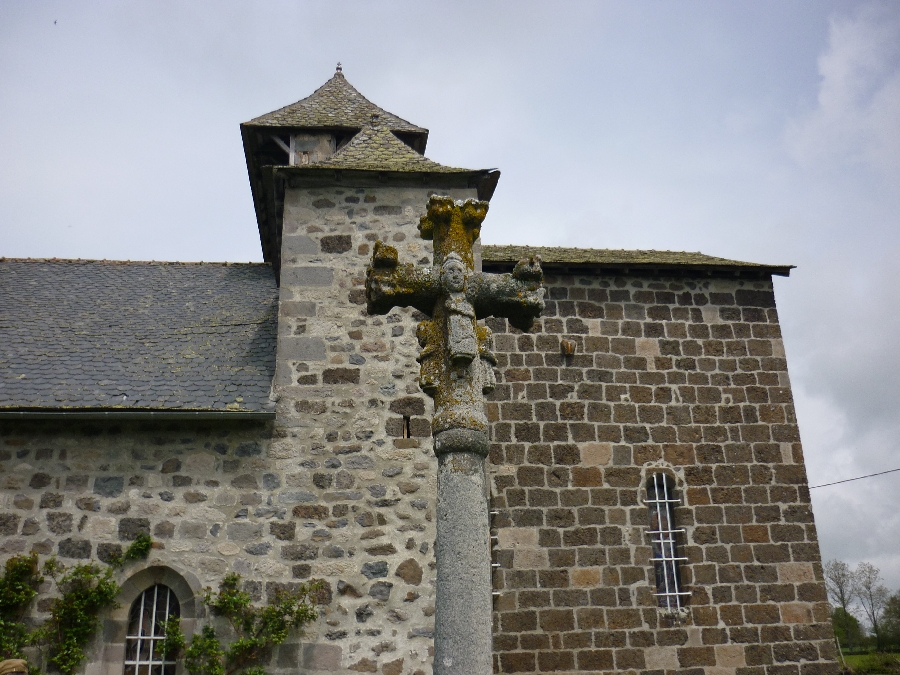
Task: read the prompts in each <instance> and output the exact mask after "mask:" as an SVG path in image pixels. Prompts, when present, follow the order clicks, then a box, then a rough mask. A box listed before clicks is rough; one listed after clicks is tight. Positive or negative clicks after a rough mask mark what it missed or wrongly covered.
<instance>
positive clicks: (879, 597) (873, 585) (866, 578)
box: [853, 562, 890, 651]
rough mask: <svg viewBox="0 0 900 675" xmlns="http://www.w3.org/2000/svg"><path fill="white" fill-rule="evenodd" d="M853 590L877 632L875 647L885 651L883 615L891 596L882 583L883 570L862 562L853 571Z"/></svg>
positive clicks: (873, 631) (873, 630)
mask: <svg viewBox="0 0 900 675" xmlns="http://www.w3.org/2000/svg"><path fill="white" fill-rule="evenodd" d="M853 581H854V583H853V590H854V593H855V594H856V596H857V597H858V598H859V603H860V605H862V608H863V611H864V612H865V614H866V618H867V619H868V620H869V625H870V626H871V627H872V633H874V634H875V648H876V649H877V650H878V651H883V650H884V647H885V635H884V630H883V629H884V626H883V615H884V610H885V607H886V606H887V603H888V598H890V591H888V589H887V588H886V587H885V586H884V585H883V584H882V583H881V581H883V580H882V578H881V570H879V569H878V568H877V567H875V566H874V565H872V564H871V563H867V562H861V563H859V565H857V566H856V571H855V572H854V573H853Z"/></svg>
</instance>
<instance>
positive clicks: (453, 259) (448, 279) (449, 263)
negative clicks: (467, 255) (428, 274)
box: [441, 251, 466, 293]
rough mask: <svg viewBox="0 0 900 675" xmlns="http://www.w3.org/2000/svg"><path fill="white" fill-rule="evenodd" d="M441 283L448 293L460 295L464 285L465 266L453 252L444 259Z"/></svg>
mask: <svg viewBox="0 0 900 675" xmlns="http://www.w3.org/2000/svg"><path fill="white" fill-rule="evenodd" d="M441 283H442V284H443V286H444V289H446V291H447V292H448V293H461V292H462V290H463V287H464V286H465V285H466V266H465V265H464V264H463V261H462V258H460V257H459V255H457V253H456V252H455V251H454V252H452V253H451V254H450V255H448V256H447V257H446V258H444V264H443V265H442V266H441Z"/></svg>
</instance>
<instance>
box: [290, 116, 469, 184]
mask: <svg viewBox="0 0 900 675" xmlns="http://www.w3.org/2000/svg"><path fill="white" fill-rule="evenodd" d="M302 168H304V169H307V168H309V169H357V170H364V171H405V172H412V171H422V172H429V173H467V172H470V171H471V169H457V168H454V167H450V166H444V165H443V164H438V163H437V162H433V161H432V160H430V159H428V158H427V157H425V156H424V155H420V154H419V153H418V152H416V151H415V150H413V149H412V148H410V147H409V146H408V145H406V143H404V142H403V141H401V140H400V139H399V138H397V137H396V136H394V134H393V133H392V132H391V129H390V128H389V127H388V126H387V125H386V124H384V123H382V121H381V119H380V118H378V120H377V121H376V122H374V123H373V122H370V123H369V124H368V125H367V126H365V127H364V128H363V129H362V130H361V131H359V133H357V134H356V135H355V136H354V137H353V138H352V140H351V141H350V142H349V143H347V145H345V146H344V147H343V148H341V149H340V150H338V151H337V152H336V153H334V154H333V155H332V156H331V157H329V158H328V159H326V160H324V161H322V162H316V163H315V164H308V165H303V166H302Z"/></svg>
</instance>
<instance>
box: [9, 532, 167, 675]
mask: <svg viewBox="0 0 900 675" xmlns="http://www.w3.org/2000/svg"><path fill="white" fill-rule="evenodd" d="M152 543H153V542H152V541H151V539H150V536H149V535H147V534H141V535H138V537H137V539H135V541H134V542H132V544H131V545H130V546H129V547H128V548H127V549H126V550H125V551H124V552H123V553H122V554H121V555H120V556H119V557H117V558H115V559H114V560H113V561H112V562H111V564H110V565H109V566H101V565H97V564H95V563H84V564H79V565H74V566H72V567H66V566H65V565H63V564H62V563H60V562H59V561H58V560H57V559H56V558H50V559H49V560H47V561H46V562H45V563H44V565H43V567H39V565H38V557H37V554H35V553H32V554H30V555H20V556H15V557H13V558H10V559H9V560H7V561H6V565H5V567H4V569H3V576H2V577H0V658H3V659H15V658H24V656H25V653H24V650H25V648H26V647H29V646H35V647H36V648H38V649H39V650H40V651H41V652H42V653H43V655H44V656H45V661H46V662H48V663H50V664H53V666H54V667H55V669H57V670H59V671H60V672H61V673H63V675H74V673H75V672H76V671H77V670H78V668H79V667H80V666H81V664H82V663H83V662H84V660H85V653H84V648H85V647H86V646H87V644H88V642H90V640H91V638H93V636H94V635H95V634H96V632H97V629H98V628H99V627H100V618H99V616H100V613H101V612H102V611H103V610H104V609H108V608H110V607H115V606H116V596H117V595H118V594H119V585H118V584H117V583H116V582H115V581H114V580H113V576H112V574H113V570H114V569H118V568H120V567H122V566H123V565H125V564H126V563H127V562H128V561H131V560H140V559H142V558H146V557H147V554H148V553H149V552H150V547H151V546H152ZM44 575H46V576H47V577H49V578H50V579H52V580H53V581H54V582H55V584H56V589H57V592H58V593H59V595H58V596H57V597H55V598H53V599H52V600H51V603H50V618H49V619H47V620H46V621H45V622H44V623H43V624H41V625H39V626H37V627H30V626H29V625H28V624H27V623H26V622H25V615H26V613H27V612H28V609H29V607H30V606H31V603H32V601H33V600H34V598H35V597H36V596H37V594H38V590H39V588H40V586H41V584H43V583H44V581H45V577H44Z"/></svg>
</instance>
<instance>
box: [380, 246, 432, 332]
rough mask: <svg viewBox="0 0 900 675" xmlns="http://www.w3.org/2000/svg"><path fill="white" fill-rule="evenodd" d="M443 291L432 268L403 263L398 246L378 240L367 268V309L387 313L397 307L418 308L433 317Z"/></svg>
mask: <svg viewBox="0 0 900 675" xmlns="http://www.w3.org/2000/svg"><path fill="white" fill-rule="evenodd" d="M439 294H440V278H439V275H438V274H437V273H436V272H435V271H434V270H433V269H432V268H431V267H418V266H416V265H412V264H404V265H401V264H400V263H399V261H398V256H397V249H395V248H394V247H393V246H387V245H386V244H384V243H382V242H380V241H377V242H375V249H374V251H373V252H372V262H371V263H369V266H368V267H367V268H366V310H367V311H368V312H369V314H387V313H388V312H390V311H391V310H392V309H393V308H394V307H415V308H416V309H417V310H419V311H420V312H422V313H424V314H427V315H428V316H431V313H432V312H433V311H434V303H435V301H436V300H437V297H438V295H439Z"/></svg>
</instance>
